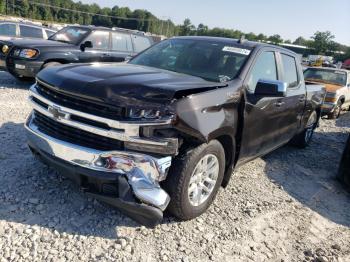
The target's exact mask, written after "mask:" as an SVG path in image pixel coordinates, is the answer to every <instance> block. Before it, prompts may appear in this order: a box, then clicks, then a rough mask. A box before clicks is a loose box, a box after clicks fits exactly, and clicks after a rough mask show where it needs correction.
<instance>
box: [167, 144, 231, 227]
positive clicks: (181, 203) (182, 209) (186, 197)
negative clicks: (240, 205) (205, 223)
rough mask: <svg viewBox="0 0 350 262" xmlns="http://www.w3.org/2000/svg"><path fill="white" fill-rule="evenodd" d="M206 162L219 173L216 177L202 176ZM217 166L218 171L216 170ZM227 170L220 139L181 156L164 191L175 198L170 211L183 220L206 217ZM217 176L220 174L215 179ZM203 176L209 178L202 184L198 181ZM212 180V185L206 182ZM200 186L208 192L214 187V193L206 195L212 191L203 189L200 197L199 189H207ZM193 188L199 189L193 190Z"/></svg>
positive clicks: (168, 178)
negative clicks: (205, 193) (205, 214)
mask: <svg viewBox="0 0 350 262" xmlns="http://www.w3.org/2000/svg"><path fill="white" fill-rule="evenodd" d="M203 159H204V160H203ZM205 159H206V160H205ZM201 160H203V162H202V161H201ZM205 162H206V163H207V165H212V166H213V168H211V169H212V170H216V171H215V172H214V171H213V172H212V175H211V174H206V172H204V173H198V171H199V170H200V169H201V163H202V164H203V165H202V166H207V165H206V164H205ZM208 162H209V164H208ZM215 164H216V167H217V169H216V168H214V165H215ZM205 170H208V169H205ZM224 171H225V151H224V149H223V147H222V145H221V144H220V142H219V141H217V140H212V141H211V142H209V143H208V144H202V145H200V146H198V147H196V148H194V149H191V150H188V151H186V152H185V153H184V154H183V155H181V156H179V157H177V158H176V159H175V160H174V163H173V164H172V166H171V168H170V170H169V174H168V177H167V179H166V181H165V182H164V188H165V190H166V191H167V192H168V193H169V195H170V199H171V200H170V204H169V206H168V211H169V212H170V213H171V214H172V215H174V216H175V217H177V218H179V219H181V220H190V219H193V218H195V217H198V216H200V215H201V214H203V213H204V212H205V211H206V210H207V209H208V207H209V206H210V205H211V203H212V202H213V200H214V199H215V197H216V194H217V192H218V190H219V188H220V186H221V183H222V180H223V177H224ZM214 173H215V174H217V175H216V176H215V175H214ZM195 174H197V175H195ZM200 174H201V175H200ZM203 177H207V178H206V179H204V180H203V181H202V182H198V181H199V180H201V179H203ZM215 177H216V181H215V183H214V182H213V181H214V180H215V179H212V178H215ZM208 178H209V180H208V181H210V183H207V182H206V181H207V179H208ZM199 184H202V185H205V188H206V189H208V188H211V190H209V191H210V193H208V195H206V196H203V194H202V193H203V192H208V191H207V190H203V191H201V194H198V192H199V190H200V189H199V188H200V187H202V188H204V186H198V185H199ZM190 186H191V187H190ZM196 186H197V187H196ZM193 188H197V189H196V190H193ZM199 195H201V196H203V197H202V199H200V200H199V198H197V197H196V196H199ZM197 200H198V201H197ZM201 201H203V202H201Z"/></svg>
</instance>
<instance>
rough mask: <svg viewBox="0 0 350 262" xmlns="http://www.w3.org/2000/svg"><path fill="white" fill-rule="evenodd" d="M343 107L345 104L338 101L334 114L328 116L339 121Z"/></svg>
mask: <svg viewBox="0 0 350 262" xmlns="http://www.w3.org/2000/svg"><path fill="white" fill-rule="evenodd" d="M342 105H343V103H342V102H341V101H338V103H337V105H336V107H335V108H334V110H333V112H332V113H329V114H328V118H329V119H337V118H338V117H339V116H340V112H341V107H342Z"/></svg>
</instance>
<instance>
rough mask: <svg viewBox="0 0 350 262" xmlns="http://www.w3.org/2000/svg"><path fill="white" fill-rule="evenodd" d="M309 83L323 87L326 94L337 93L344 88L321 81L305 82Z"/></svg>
mask: <svg viewBox="0 0 350 262" xmlns="http://www.w3.org/2000/svg"><path fill="white" fill-rule="evenodd" d="M307 82H309V83H313V84H318V85H323V86H324V87H325V88H326V91H327V92H331V93H335V92H337V90H338V89H341V88H344V86H341V85H334V84H326V83H324V82H322V81H320V82H317V81H307Z"/></svg>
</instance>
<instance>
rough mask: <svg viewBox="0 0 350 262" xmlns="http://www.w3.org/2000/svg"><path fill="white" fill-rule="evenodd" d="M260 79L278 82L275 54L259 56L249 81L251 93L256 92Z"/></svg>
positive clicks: (268, 53) (269, 53)
mask: <svg viewBox="0 0 350 262" xmlns="http://www.w3.org/2000/svg"><path fill="white" fill-rule="evenodd" d="M260 79H264V80H277V69H276V59H275V54H274V53H273V52H264V53H262V54H260V55H259V57H258V59H257V61H256V62H255V65H254V67H253V69H252V71H251V73H250V76H249V79H248V88H249V91H252V92H254V90H255V87H256V84H257V83H258V81H259V80H260Z"/></svg>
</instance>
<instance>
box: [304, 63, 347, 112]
mask: <svg viewBox="0 0 350 262" xmlns="http://www.w3.org/2000/svg"><path fill="white" fill-rule="evenodd" d="M304 77H305V81H306V82H307V83H317V84H323V85H325V87H326V90H327V94H326V97H325V100H324V103H323V105H322V113H323V115H327V116H328V118H330V119H335V118H338V117H339V115H340V112H341V110H349V107H350V71H348V70H344V69H335V68H314V67H310V68H308V69H306V70H305V71H304Z"/></svg>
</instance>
